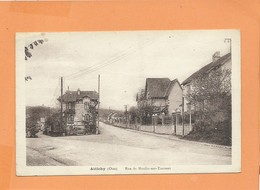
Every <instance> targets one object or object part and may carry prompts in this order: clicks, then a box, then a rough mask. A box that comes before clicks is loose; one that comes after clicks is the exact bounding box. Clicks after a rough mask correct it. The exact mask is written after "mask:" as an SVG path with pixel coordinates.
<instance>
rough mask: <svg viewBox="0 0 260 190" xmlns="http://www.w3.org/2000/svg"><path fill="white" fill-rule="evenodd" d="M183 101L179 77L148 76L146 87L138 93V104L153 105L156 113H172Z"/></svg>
mask: <svg viewBox="0 0 260 190" xmlns="http://www.w3.org/2000/svg"><path fill="white" fill-rule="evenodd" d="M181 103H182V87H181V85H180V83H179V81H178V79H174V80H172V81H171V80H170V79H169V78H147V79H146V84H145V89H144V90H141V91H140V92H139V93H138V94H137V104H138V106H139V108H140V107H141V106H153V112H154V113H159V114H160V113H165V114H168V113H171V112H173V111H174V110H176V109H177V108H179V106H180V105H181Z"/></svg>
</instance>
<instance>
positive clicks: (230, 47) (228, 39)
mask: <svg viewBox="0 0 260 190" xmlns="http://www.w3.org/2000/svg"><path fill="white" fill-rule="evenodd" d="M224 43H229V51H230V53H231V52H232V39H231V38H225V40H224Z"/></svg>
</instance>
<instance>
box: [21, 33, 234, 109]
mask: <svg viewBox="0 0 260 190" xmlns="http://www.w3.org/2000/svg"><path fill="white" fill-rule="evenodd" d="M225 38H232V32H230V30H218V31H216V30H204V31H203V30H202V31H199V30H198V31H195V30H193V31H192V30H186V31H118V32H115V31H113V32H64V33H60V32H59V33H22V34H21V35H18V37H17V41H16V43H17V44H23V45H24V46H28V45H29V44H30V43H32V42H33V41H35V40H38V39H43V40H44V43H43V44H40V45H38V46H37V47H35V48H34V49H33V50H31V53H32V57H31V58H29V59H28V60H27V61H24V60H19V59H18V60H17V63H16V64H22V63H23V62H25V76H27V75H30V76H31V78H32V80H29V81H27V82H25V92H26V97H25V101H26V105H27V106H36V105H45V106H50V107H54V106H58V102H57V98H58V96H59V95H60V77H61V76H62V77H63V78H64V92H65V91H66V90H67V89H68V88H69V89H70V90H77V89H78V88H79V89H80V90H84V91H87V90H89V91H92V90H95V91H97V90H98V75H99V74H100V77H101V85H100V101H101V104H100V107H101V108H111V109H118V110H123V109H124V105H128V106H129V107H131V106H136V101H135V97H136V93H137V92H138V91H139V90H140V89H142V88H144V86H145V80H146V78H151V77H152V78H157V77H158V78H159V77H163V78H169V79H170V80H174V79H175V78H177V79H178V80H179V82H180V83H182V82H183V81H184V80H185V79H186V78H188V77H189V76H190V75H191V74H192V73H194V72H196V71H197V70H198V69H200V68H201V67H203V66H204V65H206V64H208V63H210V62H211V61H212V55H213V54H214V53H215V52H216V51H220V54H221V56H223V55H225V54H226V53H229V51H230V44H229V43H225V42H224V40H225ZM20 47H22V46H20ZM18 51H19V52H24V48H20V49H18Z"/></svg>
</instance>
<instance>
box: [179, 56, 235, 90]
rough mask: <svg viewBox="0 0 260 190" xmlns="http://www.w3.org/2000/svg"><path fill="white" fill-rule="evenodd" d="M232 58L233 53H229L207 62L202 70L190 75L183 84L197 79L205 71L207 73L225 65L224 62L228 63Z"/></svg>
mask: <svg viewBox="0 0 260 190" xmlns="http://www.w3.org/2000/svg"><path fill="white" fill-rule="evenodd" d="M230 59H231V54H230V53H228V54H226V55H224V56H222V57H221V58H219V59H218V60H217V61H215V62H211V63H209V64H207V65H206V66H204V67H202V68H201V69H200V70H198V71H197V72H195V73H193V74H192V75H191V76H189V77H188V78H187V79H186V80H184V81H183V82H182V85H185V84H188V83H190V82H191V81H192V80H193V79H195V78H196V77H198V76H199V75H201V74H203V73H207V72H209V71H210V70H212V69H214V68H217V67H219V66H221V65H223V64H224V63H226V62H227V61H228V60H230Z"/></svg>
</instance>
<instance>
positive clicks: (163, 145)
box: [26, 123, 231, 166]
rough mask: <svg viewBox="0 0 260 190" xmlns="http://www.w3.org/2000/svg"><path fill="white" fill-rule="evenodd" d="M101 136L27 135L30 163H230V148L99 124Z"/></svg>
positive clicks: (89, 164) (98, 164) (80, 164)
mask: <svg viewBox="0 0 260 190" xmlns="http://www.w3.org/2000/svg"><path fill="white" fill-rule="evenodd" d="M100 133H101V134H99V135H85V136H66V137H49V136H45V135H42V134H40V135H39V138H28V139H27V140H26V141H27V142H26V143H27V165H31V166H42V165H52V166H53V165H54V166H55V165H70V166H77V165H78V166H91V165H95V166H106V165H110V166H111V165H227V164H231V149H230V148H223V147H214V146H208V145H204V144H201V143H195V142H192V141H184V140H178V139H177V138H175V137H172V138H167V136H163V135H155V134H149V133H144V132H139V131H134V130H129V129H121V128H117V127H113V126H110V125H107V124H104V123H100Z"/></svg>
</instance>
